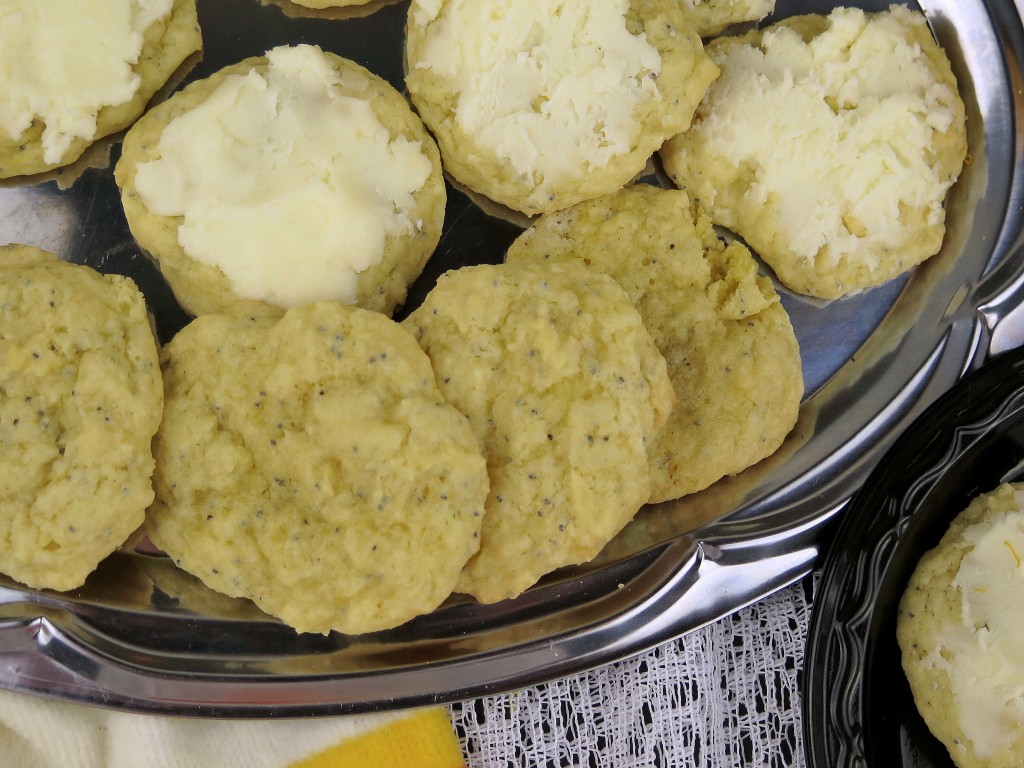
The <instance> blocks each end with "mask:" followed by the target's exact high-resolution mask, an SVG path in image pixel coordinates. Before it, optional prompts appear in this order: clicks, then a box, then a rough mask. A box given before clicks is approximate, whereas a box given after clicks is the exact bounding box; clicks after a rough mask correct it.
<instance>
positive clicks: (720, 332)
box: [507, 184, 803, 501]
mask: <svg viewBox="0 0 1024 768" xmlns="http://www.w3.org/2000/svg"><path fill="white" fill-rule="evenodd" d="M507 260H508V262H510V263H521V262H529V263H551V264H554V263H565V262H575V263H579V264H582V265H586V266H587V267H589V268H591V269H594V270H598V271H600V272H603V273H605V274H607V275H610V276H611V277H612V278H614V279H615V280H616V281H617V282H618V283H619V285H621V286H622V287H623V288H624V289H625V291H626V293H627V294H629V297H630V299H631V300H632V301H633V303H634V304H635V305H636V307H637V309H638V310H639V312H640V316H641V317H642V318H643V321H644V325H645V326H646V327H647V329H648V331H650V334H651V337H652V338H653V339H654V343H655V344H656V345H657V347H658V349H659V351H660V352H661V353H662V354H663V355H664V356H665V359H666V361H667V364H668V375H669V379H671V381H672V387H673V389H674V391H675V395H676V406H675V409H674V410H673V412H672V415H671V416H670V417H669V420H668V422H667V423H666V424H665V426H664V427H662V429H661V431H660V432H659V433H658V435H657V436H656V437H655V438H654V439H653V440H652V441H651V443H650V445H649V446H648V454H649V455H650V460H651V476H652V482H653V490H652V493H651V501H665V500H667V499H673V498H677V497H679V496H683V495H685V494H688V493H693V492H694V491H699V490H701V489H703V488H706V487H707V486H709V485H711V484H712V483H713V482H715V481H716V480H718V479H719V478H721V477H723V476H725V475H731V474H735V473H736V472H739V471H740V470H743V469H746V468H747V467H749V466H751V465H752V464H755V463H756V462H758V461H760V460H761V459H763V458H765V457H766V456H769V455H771V454H772V453H774V452H775V450H776V449H777V448H778V447H779V446H780V445H781V444H782V441H783V439H784V438H785V437H786V435H787V434H788V433H789V431H790V430H791V429H792V428H793V425H794V424H795V423H796V419H797V414H798V412H799V408H800V400H801V397H802V396H803V375H802V372H801V365H800V348H799V345H798V344H797V339H796V336H795V335H794V333H793V327H792V325H791V324H790V321H789V316H788V315H787V314H786V310H785V309H783V307H782V304H781V303H780V302H779V296H778V294H777V293H776V292H775V289H774V288H773V287H772V285H771V282H770V281H769V280H768V279H767V278H765V277H762V276H760V275H758V272H757V264H756V263H755V262H754V259H753V257H751V255H750V252H749V251H748V250H747V249H746V248H745V247H744V246H743V245H742V244H740V243H732V244H730V245H729V246H726V245H725V244H724V243H723V242H722V241H721V240H719V238H718V237H717V236H716V235H715V232H714V230H713V228H712V225H711V221H710V219H709V218H708V216H707V214H705V213H704V212H703V211H702V210H700V209H699V208H698V207H697V206H695V205H692V204H691V202H690V200H689V198H688V197H687V195H686V193H685V192H682V191H679V190H663V189H659V188H656V187H652V186H649V185H646V184H638V185H635V186H633V187H628V188H626V189H624V190H622V191H619V192H616V193H613V194H611V195H608V196H605V197H602V198H598V199H596V200H591V201H588V202H585V203H580V204H579V205H576V206H573V207H572V208H570V209H568V210H566V211H561V212H559V213H555V214H549V215H547V216H542V217H541V218H540V219H538V220H537V221H536V222H535V223H534V224H533V226H532V227H531V228H530V229H528V230H526V231H525V232H523V234H522V235H520V237H519V238H518V239H517V240H516V241H515V242H514V243H512V245H511V247H510V248H509V250H508V255H507Z"/></svg>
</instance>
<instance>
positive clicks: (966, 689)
mask: <svg viewBox="0 0 1024 768" xmlns="http://www.w3.org/2000/svg"><path fill="white" fill-rule="evenodd" d="M1022 594H1024V485H1022V484H1020V483H1013V484H1009V483H1008V484H1004V485H1001V486H999V487H998V488H996V489H995V490H994V491H991V492H989V493H984V494H981V495H980V496H978V497H976V498H975V499H974V500H972V501H971V503H970V504H969V505H968V506H967V508H966V509H965V510H964V511H963V512H961V513H960V514H959V515H957V517H956V518H955V519H954V520H953V522H952V524H951V525H950V527H949V529H948V530H947V532H946V533H945V535H944V536H943V537H942V539H941V540H940V541H939V544H938V545H937V546H936V547H935V548H934V549H932V550H930V551H929V552H927V553H926V554H925V555H924V556H923V557H922V558H921V560H920V561H919V562H918V564H917V567H916V569H915V570H914V573H913V575H912V576H911V578H910V581H909V583H908V585H907V588H906V591H905V592H904V594H903V597H902V599H901V601H900V605H899V612H898V614H897V620H896V634H897V639H898V641H899V645H900V649H901V651H902V658H903V669H904V671H905V672H906V675H907V680H908V681H909V683H910V689H911V691H912V693H913V695H914V701H915V703H916V704H917V708H918V710H919V711H920V713H921V716H922V718H923V719H924V721H925V723H926V724H927V725H928V728H929V729H930V730H931V732H932V733H933V734H934V735H935V736H936V737H937V738H938V739H939V740H940V741H941V742H942V743H943V744H944V745H945V746H946V748H947V749H948V750H949V754H950V757H951V758H952V759H953V762H954V763H955V764H956V765H957V766H959V768H1006V767H1007V766H1019V765H1024V730H1022V728H1021V725H1022V724H1024V696H1022V694H1021V692H1022V691H1024V646H1022V644H1021V638H1022V637H1024V613H1022V611H1021V595H1022Z"/></svg>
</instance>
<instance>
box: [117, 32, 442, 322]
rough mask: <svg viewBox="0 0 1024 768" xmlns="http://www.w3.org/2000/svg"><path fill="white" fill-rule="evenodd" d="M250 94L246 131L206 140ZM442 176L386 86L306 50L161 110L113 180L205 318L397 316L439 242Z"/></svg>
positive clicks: (219, 78)
mask: <svg viewBox="0 0 1024 768" xmlns="http://www.w3.org/2000/svg"><path fill="white" fill-rule="evenodd" d="M264 89H265V90H266V91H267V92H273V93H276V94H277V99H276V100H274V99H269V98H267V97H265V96H264V95H263V93H264ZM238 94H241V95H238ZM236 95H238V99H239V100H242V103H243V104H244V105H245V106H244V109H246V110H248V112H246V113H245V114H241V115H239V114H237V113H236V114H232V113H230V112H228V113H226V114H227V115H228V118H227V121H228V123H232V124H236V127H237V130H234V129H232V130H231V131H229V132H228V131H220V130H219V129H218V132H217V133H216V134H215V133H214V132H213V131H211V130H207V129H205V128H201V127H197V126H202V125H205V123H204V122H202V121H207V122H209V121H210V119H211V118H210V117H209V116H210V115H211V114H212V115H214V116H215V117H216V116H217V115H218V114H219V113H218V112H216V111H215V110H219V109H221V108H222V107H221V105H223V104H224V103H225V102H230V99H232V98H234V97H235V96H236ZM233 121H237V123H233ZM221 122H224V121H223V120H221ZM197 135H200V136H203V137H204V139H203V141H204V142H206V143H202V142H200V141H199V140H197V139H195V136H197ZM168 155H171V157H168ZM440 163H441V161H440V155H439V154H438V151H437V146H436V145H435V144H434V142H433V140H432V139H431V138H430V136H429V134H428V133H427V132H426V129H425V128H424V127H423V124H422V122H421V121H420V119H419V118H418V117H417V116H416V115H415V114H414V113H413V112H412V110H411V109H410V108H409V106H408V104H407V102H406V101H405V99H404V98H403V97H402V95H401V94H399V93H398V91H396V90H395V89H394V88H392V87H391V85H389V84H388V83H387V82H386V81H385V80H383V79H381V78H379V77H377V76H376V75H374V74H372V73H371V72H369V71H367V70H366V69H364V68H363V67H361V66H359V65H358V64H356V63H354V62H352V61H349V60H347V59H342V58H340V57H338V56H335V55H334V54H331V53H325V52H323V51H321V50H320V49H319V48H315V47H313V46H294V47H281V48H276V49H274V50H272V51H270V52H268V54H267V55H266V56H264V57H257V58H251V59H246V60H245V61H242V62H240V63H238V64H235V65H233V66H229V67H227V68H225V69H223V70H220V71H219V72H217V73H216V74H214V75H212V76H210V77H209V78H206V79H204V80H201V81H197V82H195V83H192V84H191V85H189V86H188V87H187V88H185V89H184V90H183V91H181V92H180V93H177V94H175V95H174V96H173V97H172V98H171V99H169V100H168V101H167V102H165V103H163V104H161V105H159V106H158V107H156V108H154V109H152V110H150V111H149V112H148V113H147V114H146V115H145V116H144V117H143V118H142V119H141V120H139V122H138V123H136V125H135V126H133V128H132V129H131V130H130V131H129V132H128V135H127V136H126V138H125V141H124V149H123V152H122V155H121V159H120V161H119V162H118V164H117V167H116V169H115V179H116V181H117V184H118V186H119V187H120V189H121V199H122V203H123V205H124V210H125V214H126V216H127V219H128V224H129V226H130V228H131V231H132V234H133V235H134V236H135V238H136V240H137V241H138V243H139V244H140V245H141V246H142V247H143V248H144V249H146V250H147V251H148V253H149V254H150V255H151V256H152V257H153V258H154V259H155V260H156V261H157V263H158V265H159V267H160V270H161V272H162V273H163V274H164V276H165V277H166V278H167V281H168V282H169V283H170V286H171V288H172V290H173V291H174V293H175V296H176V297H177V298H178V300H179V302H180V303H181V304H182V306H183V307H184V308H185V309H186V310H188V311H189V312H191V313H192V314H195V315H199V314H204V313H209V312H221V311H224V310H225V309H226V308H228V307H229V306H230V305H231V304H233V303H234V302H235V301H238V300H240V299H246V300H256V301H264V302H267V303H270V304H274V305H276V306H281V307H290V306H296V305H298V304H302V303H305V302H307V301H317V300H337V301H342V302H344V303H350V304H356V305H358V306H361V307H364V308H366V309H373V310H376V311H378V312H383V313H385V314H391V313H392V312H393V311H394V309H395V307H396V306H397V305H398V304H400V303H401V302H402V301H403V300H404V299H405V296H406V292H407V290H408V286H409V284H410V283H411V282H412V281H413V280H415V279H416V277H417V276H418V275H419V274H420V272H421V271H422V269H423V266H424V265H425V264H426V262H427V259H429V258H430V255H431V254H432V253H433V250H434V247H435V246H436V245H437V242H438V240H439V239H440V236H441V225H442V223H443V220H444V210H445V189H444V179H443V176H442V174H441V164H440ZM257 169H258V172H257Z"/></svg>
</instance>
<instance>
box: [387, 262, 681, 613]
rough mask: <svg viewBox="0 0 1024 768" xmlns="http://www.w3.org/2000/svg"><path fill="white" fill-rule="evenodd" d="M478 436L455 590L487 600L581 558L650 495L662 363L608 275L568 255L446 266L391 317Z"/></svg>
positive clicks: (663, 396) (666, 388)
mask: <svg viewBox="0 0 1024 768" xmlns="http://www.w3.org/2000/svg"><path fill="white" fill-rule="evenodd" d="M403 324H404V325H405V326H406V327H407V328H409V329H410V330H411V331H412V332H413V333H414V335H415V336H416V338H417V339H418V340H419V342H420V345H421V346H422V347H423V349H424V350H426V352H427V354H428V355H429V356H430V359H431V362H432V363H433V366H434V370H435V373H436V375H437V378H438V382H439V384H440V387H441V391H442V392H443V393H444V396H445V398H446V399H447V400H448V402H450V403H451V404H452V405H454V406H455V407H456V408H458V409H459V410H460V411H462V412H463V413H465V414H466V415H467V416H468V417H469V420H470V423H471V424H472V425H473V430H474V432H475V434H476V437H477V440H478V441H479V443H480V445H481V446H482V447H483V451H484V455H485V456H486V458H487V467H488V471H489V474H490V482H491V488H490V495H489V496H488V498H487V505H486V514H485V515H484V521H483V527H482V530H481V545H480V551H479V552H478V553H477V554H476V555H475V556H474V557H473V558H472V559H471V560H470V561H469V563H467V565H466V569H465V571H464V572H463V575H462V577H461V578H460V580H459V584H458V590H459V591H460V592H465V593H468V594H471V595H473V596H474V597H476V598H477V599H478V600H479V601H481V602H485V603H491V602H495V601H498V600H501V599H504V598H509V597H515V596H516V595H518V594H520V593H521V592H523V591H524V590H525V589H527V588H528V587H530V586H531V585H532V584H533V583H534V582H536V581H537V580H538V579H539V578H540V577H541V576H543V575H544V574H546V573H548V572H550V571H552V570H555V569H556V568H559V567H561V566H565V565H570V564H576V563H582V562H585V561H587V560H590V559H592V558H593V557H594V556H595V555H596V554H597V553H598V552H599V551H600V549H601V547H602V546H604V544H605V543H607V542H608V540H610V539H611V538H612V537H613V536H614V535H615V534H616V533H617V532H618V531H619V530H620V529H621V528H622V526H624V525H625V524H626V523H627V522H629V520H630V519H631V518H632V517H633V516H634V514H635V513H636V512H637V510H638V509H639V508H640V507H641V505H643V504H644V503H645V502H646V501H647V499H648V498H649V497H650V491H651V487H650V479H649V471H648V459H647V451H646V445H647V442H648V441H649V440H650V439H651V438H652V437H653V436H654V434H655V433H656V432H657V429H658V428H659V427H660V426H661V424H662V423H663V422H664V421H665V418H666V417H667V415H668V412H669V411H670V410H671V407H672V390H671V385H670V384H669V381H668V376H667V374H666V373H665V361H664V359H663V358H662V356H661V355H660V354H659V353H658V351H657V349H656V348H655V346H654V343H653V342H652V341H651V338H650V335H649V334H648V333H647V331H646V329H645V328H644V326H643V323H642V322H641V320H640V316H639V314H638V313H637V311H636V309H635V308H634V307H633V306H632V304H631V303H630V301H629V299H628V297H627V296H626V295H625V293H624V292H623V290H622V289H621V288H620V287H619V286H618V285H616V284H615V282H614V281H613V280H612V279H611V278H609V277H608V276H606V275H602V274H599V273H596V272H590V271H587V270H586V269H585V268H583V267H580V266H577V265H574V264H567V265H543V266H537V265H531V264H504V265H482V266H475V267H466V268H463V269H459V270H457V271H452V272H448V273H446V274H445V275H443V276H442V277H441V278H440V280H439V281H438V283H437V285H436V286H435V287H434V289H433V290H432V291H431V292H430V293H429V294H428V295H427V297H426V299H425V300H424V302H423V304H422V305H421V306H420V307H418V308H417V309H416V310H415V311H414V312H412V314H411V315H410V316H409V317H408V318H406V320H404V321H403Z"/></svg>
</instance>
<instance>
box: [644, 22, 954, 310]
mask: <svg viewBox="0 0 1024 768" xmlns="http://www.w3.org/2000/svg"><path fill="white" fill-rule="evenodd" d="M707 52H708V55H709V56H710V57H711V58H712V59H713V60H714V61H715V62H716V63H717V64H718V66H719V67H721V70H722V75H721V77H720V78H719V79H718V80H717V81H715V83H714V84H713V85H712V86H711V88H709V90H708V93H707V95H706V97H705V99H704V101H703V102H702V104H701V106H700V108H699V109H698V111H697V115H696V117H695V118H694V122H693V126H692V127H691V128H690V129H689V130H688V131H687V132H686V133H684V134H682V135H680V136H678V137H676V138H674V139H672V140H671V141H669V142H667V143H666V145H665V146H664V147H663V148H662V150H661V157H662V160H663V161H664V165H665V169H666V171H668V173H669V175H670V176H671V178H672V180H673V181H674V182H675V184H676V185H677V186H679V187H682V188H684V189H686V190H687V191H688V192H689V193H690V196H691V197H693V198H695V199H696V200H697V201H698V202H699V203H700V204H701V205H702V206H703V207H704V208H705V209H707V210H708V211H709V212H710V214H711V217H712V218H713V219H714V221H715V223H716V224H719V225H721V226H724V227H727V228H729V229H731V230H733V231H734V232H736V233H738V234H739V235H741V236H742V237H743V238H744V239H745V240H746V241H747V244H748V245H749V246H750V247H751V249H752V250H754V251H755V252H756V253H758V254H759V255H760V256H761V257H762V258H763V259H764V260H765V261H766V262H767V263H768V264H769V266H771V267H772V269H774V270H775V273H776V275H777V276H778V278H779V279H780V280H781V281H782V282H783V283H784V284H785V285H787V286H788V287H789V288H791V289H793V290H794V291H797V292H799V293H803V294H807V295H810V296H817V297H820V298H826V299H833V298H838V297H840V296H843V295H845V294H848V293H852V292H856V291H858V290H861V289H865V288H870V287H872V286H875V285H879V284H881V283H883V282H885V281H887V280H890V279H891V278H893V277H896V276H897V275H900V274H902V273H903V272H905V271H907V270H909V269H910V268H911V267H913V266H915V265H917V264H919V263H921V262H922V261H924V260H925V259H927V258H929V257H930V256H932V255H934V254H935V253H936V252H938V250H939V248H940V246H941V245H942V239H943V236H944V233H945V210H944V207H943V204H944V200H945V196H946V192H947V190H948V189H949V188H950V186H952V184H953V182H954V181H955V180H956V178H957V176H958V175H959V173H960V170H961V168H962V166H963V161H964V157H965V154H966V151H967V138H966V130H965V124H964V121H965V113H964V105H963V102H962V101H961V100H960V96H959V95H958V93H957V86H956V80H955V78H954V76H953V73H952V71H951V69H950V65H949V62H948V60H947V59H946V56H945V54H944V53H943V51H942V49H941V48H940V47H939V46H938V45H937V44H936V42H935V40H934V39H933V38H932V36H931V32H930V31H929V29H928V25H927V23H926V22H925V19H924V16H923V15H921V14H920V13H917V12H913V11H910V10H909V9H907V8H904V7H902V6H895V5H894V6H892V7H891V8H890V10H888V11H885V12H882V13H875V14H865V13H864V12H863V11H861V10H859V9H853V8H839V9H836V10H834V11H833V12H832V13H831V14H830V15H829V16H827V17H826V16H818V15H806V16H797V17H794V18H791V19H787V20H785V21H782V22H780V23H778V24H776V25H773V26H771V27H767V28H765V29H764V30H761V31H754V32H750V33H749V34H746V35H743V36H740V37H726V38H720V39H718V40H715V41H713V42H712V43H710V44H709V45H708V48H707Z"/></svg>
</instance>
